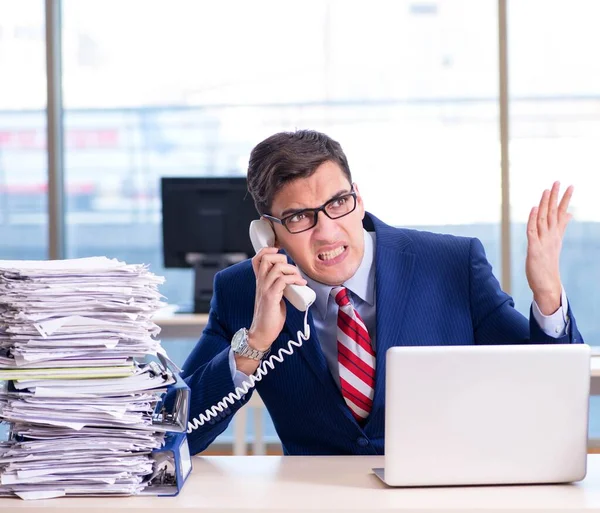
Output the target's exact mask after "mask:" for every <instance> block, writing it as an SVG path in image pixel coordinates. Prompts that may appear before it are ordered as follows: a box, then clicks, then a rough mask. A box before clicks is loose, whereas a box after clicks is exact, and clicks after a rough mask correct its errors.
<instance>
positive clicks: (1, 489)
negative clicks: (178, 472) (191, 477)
mask: <svg viewBox="0 0 600 513" xmlns="http://www.w3.org/2000/svg"><path fill="white" fill-rule="evenodd" d="M163 280H164V279H163V278H161V277H157V276H155V275H153V274H152V273H150V272H149V271H148V268H147V266H144V265H128V264H125V263H123V262H119V261H118V260H114V259H107V258H103V257H95V258H83V259H72V260H58V261H45V262H38V261H10V262H9V261H0V380H10V384H9V385H8V386H4V387H0V420H4V421H5V422H10V423H11V435H12V436H11V438H10V440H9V441H8V442H1V443H0V495H18V496H20V497H23V498H41V497H42V498H43V497H55V496H61V495H86V494H135V493H139V492H140V491H141V490H142V489H143V487H144V478H145V476H148V475H149V474H151V473H152V461H151V459H150V457H149V456H148V455H149V453H150V452H151V451H152V450H153V449H155V448H157V447H160V446H161V444H162V440H163V434H162V433H159V432H156V431H155V430H154V428H153V426H152V415H153V412H154V410H155V407H156V404H157V402H158V401H159V400H160V398H161V396H162V394H163V392H164V391H165V389H166V388H165V387H166V386H167V385H169V384H171V383H173V382H174V379H173V377H172V376H171V375H168V374H166V373H164V372H162V370H161V369H160V368H159V367H158V366H157V365H156V364H147V363H145V364H144V363H138V361H137V360H136V358H138V359H139V358H142V357H145V356H147V355H156V353H157V352H161V353H162V352H163V350H162V348H161V346H160V341H159V340H157V339H156V338H155V337H156V335H158V333H159V332H160V328H159V327H158V326H157V325H156V324H154V323H153V322H152V320H151V319H152V316H153V314H154V313H155V312H156V311H157V310H158V309H160V308H162V307H163V306H164V303H162V302H161V296H160V294H159V292H158V285H159V284H160V283H162V282H163Z"/></svg>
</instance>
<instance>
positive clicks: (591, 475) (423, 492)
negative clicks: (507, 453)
mask: <svg viewBox="0 0 600 513" xmlns="http://www.w3.org/2000/svg"><path fill="white" fill-rule="evenodd" d="M193 465H194V470H193V471H192V474H191V475H190V477H189V479H188V481H187V483H186V485H185V487H184V489H183V492H182V493H181V494H180V495H179V496H178V497H172V498H149V497H128V498H108V499H106V498H67V499H51V500H47V501H35V502H25V501H21V500H20V499H0V511H2V513H22V512H24V511H34V510H35V511H40V510H44V509H46V510H48V509H52V510H56V511H65V510H69V511H85V512H86V513H96V512H98V513H99V512H103V513H104V512H106V511H111V512H123V511H136V512H140V511H142V510H144V509H146V510H152V511H156V510H160V511H162V512H163V513H164V512H165V511H176V510H179V509H182V510H183V509H185V510H186V511H202V512H208V511H210V512H226V511H278V512H279V511H295V512H299V511H313V512H314V511H331V510H334V509H335V510H337V511H353V512H356V511H365V512H372V511H378V510H382V511H405V512H408V511H416V510H418V511H420V512H423V511H427V512H434V511H435V512H452V513H456V512H457V511H482V510H485V511H491V510H493V511H494V512H513V513H514V512H517V511H519V512H525V511H534V510H535V511H552V512H567V511H568V512H571V513H572V512H588V511H600V455H589V456H588V475H587V477H586V479H585V480H584V481H581V482H579V483H575V484H565V485H530V486H474V487H441V488H409V489H401V488H388V487H387V486H385V485H384V484H383V483H382V482H381V481H379V479H378V478H377V477H375V475H374V474H373V473H372V471H371V468H373V467H377V466H382V465H383V457H382V456H213V457H195V458H194V459H193Z"/></svg>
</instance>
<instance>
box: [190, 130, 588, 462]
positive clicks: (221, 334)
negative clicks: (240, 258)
mask: <svg viewBox="0 0 600 513" xmlns="http://www.w3.org/2000/svg"><path fill="white" fill-rule="evenodd" d="M248 189H249V191H250V193H251V194H252V197H253V199H254V202H255V205H256V207H257V210H258V211H259V212H260V214H261V215H262V216H263V218H264V219H267V220H268V221H269V222H270V223H271V226H272V228H273V230H274V232H275V240H276V247H273V248H264V249H262V250H261V251H259V252H258V253H257V254H256V256H255V257H254V258H252V260H251V261H250V260H247V261H245V262H242V263H240V264H237V265H234V266H232V267H230V268H228V269H226V270H224V271H222V272H220V273H218V275H217V276H216V278H215V282H214V295H213V298H212V302H211V311H210V314H209V320H208V324H207V326H206V328H205V330H204V332H203V334H202V337H201V338H200V341H199V342H198V344H197V346H196V347H195V349H194V350H193V352H192V353H191V355H190V356H189V358H188V359H187V361H186V362H185V364H184V367H183V376H184V378H185V380H186V381H187V383H188V384H189V386H190V387H191V390H192V396H191V398H192V399H191V417H192V418H195V417H198V416H199V415H200V414H203V413H204V412H205V411H206V410H207V409H208V408H210V407H211V406H212V405H215V404H217V403H218V402H220V401H221V400H222V399H223V397H224V396H227V395H228V394H231V393H232V392H234V389H235V387H236V386H241V385H242V384H243V383H244V382H245V381H247V380H248V379H249V376H251V375H252V374H253V373H255V372H256V371H257V369H258V367H259V365H260V363H261V361H262V360H263V359H264V358H265V357H267V355H268V354H269V352H270V354H274V353H277V352H278V351H279V350H280V349H281V348H284V347H287V343H288V341H289V340H296V339H297V332H298V331H303V326H304V314H303V313H302V312H300V311H298V310H297V309H296V308H294V307H293V306H292V305H291V304H290V303H289V302H287V300H285V299H284V298H283V291H284V289H285V287H286V286H287V285H288V284H296V285H308V286H309V287H310V288H312V289H313V290H314V291H315V292H316V301H315V303H314V304H313V305H312V307H311V308H310V310H309V313H308V323H309V326H310V333H311V336H310V339H309V340H307V341H305V342H304V343H303V346H302V347H301V348H295V350H294V354H293V355H290V356H286V357H285V359H284V361H283V362H282V363H279V364H276V366H275V367H274V368H273V369H272V370H269V372H268V373H267V374H266V375H265V376H264V377H263V378H262V379H261V380H260V381H259V382H257V383H256V390H257V391H258V392H259V394H260V396H261V398H262V400H263V401H264V403H265V405H266V407H267V409H268V410H269V413H270V415H271V418H272V419H273V423H274V425H275V428H276V430H277V433H278V435H279V437H280V439H281V442H282V445H283V449H284V452H285V453H286V454H296V455H300V454H383V450H384V412H385V404H384V391H385V386H384V385H385V353H386V350H387V349H388V348H389V347H391V346H398V345H402V346H411V345H413V346H414V345H468V344H523V343H536V344H538V343H540V344H544V343H579V342H582V338H581V335H580V333H579V331H578V330H577V326H576V323H575V318H574V317H573V315H572V313H571V310H570V308H569V305H568V301H567V298H566V295H565V292H564V289H563V287H562V284H561V278H560V273H559V256H560V250H561V244H562V239H563V235H564V232H565V229H566V226H567V224H568V222H569V219H570V214H568V213H567V207H568V204H569V201H570V198H571V195H572V188H571V187H569V188H568V189H567V191H566V192H565V194H564V196H563V198H562V200H561V201H560V204H558V196H559V185H558V183H555V184H554V186H553V187H552V190H551V191H548V190H547V191H544V193H543V195H542V198H541V201H540V204H539V206H538V207H536V208H533V209H532V211H531V215H530V218H529V222H528V225H527V236H528V250H527V261H526V270H527V279H528V282H529V285H530V287H531V290H532V292H533V299H534V301H533V303H532V305H531V310H530V318H529V321H528V320H527V319H526V318H525V317H523V316H522V315H521V314H520V313H518V312H517V311H516V310H515V309H514V304H513V301H512V299H511V297H510V296H508V295H507V294H505V293H504V292H503V291H502V290H501V289H500V286H499V283H498V281H497V280H496V278H495V277H494V275H493V274H492V268H491V266H490V264H489V263H488V262H487V260H486V256H485V252H484V249H483V247H482V245H481V243H480V242H479V241H478V240H477V239H472V238H465V237H455V236H451V235H440V234H433V233H428V232H421V231H416V230H407V229H398V228H393V227H391V226H388V225H386V224H384V223H383V222H382V221H380V220H379V219H377V218H376V217H375V216H373V215H371V214H369V213H367V212H366V211H365V206H364V204H363V199H362V198H361V195H360V192H359V189H358V187H357V185H356V184H353V182H352V178H351V174H350V169H349V166H348V162H347V159H346V156H345V155H344V152H343V151H342V148H341V147H340V145H339V144H338V143H337V142H336V141H334V140H332V139H331V138H329V137H328V136H326V135H325V134H322V133H319V132H314V131H304V130H303V131H296V132H293V133H279V134H275V135H273V136H271V137H269V138H268V139H266V140H265V141H263V142H261V143H260V144H258V145H257V146H256V147H255V148H254V149H253V151H252V154H251V156H250V163H249V168H248ZM294 263H295V265H293V264H294ZM332 291H333V292H332ZM473 386H477V384H476V383H474V384H473ZM252 390H253V389H251V390H250V391H249V392H248V393H246V394H245V395H244V396H243V397H242V399H241V400H239V401H232V404H229V405H228V406H227V407H226V408H224V409H223V411H222V412H220V413H219V414H218V415H216V416H215V417H214V418H211V420H210V421H207V422H205V423H204V424H203V425H201V426H199V427H198V428H197V429H196V430H194V431H193V432H192V433H191V434H190V435H189V442H190V447H191V451H192V453H197V452H200V451H202V450H204V449H205V448H206V447H207V446H208V445H209V444H210V443H211V442H212V441H213V440H214V439H215V438H216V437H217V436H218V435H219V434H220V433H221V432H223V430H224V429H225V428H226V427H227V425H228V423H229V421H230V420H231V418H232V414H233V413H235V411H237V410H238V409H239V408H240V407H241V406H242V405H243V404H244V403H245V402H246V401H247V400H248V399H249V397H250V395H251V394H252Z"/></svg>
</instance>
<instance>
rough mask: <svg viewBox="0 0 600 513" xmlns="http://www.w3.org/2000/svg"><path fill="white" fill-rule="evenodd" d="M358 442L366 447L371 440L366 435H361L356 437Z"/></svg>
mask: <svg viewBox="0 0 600 513" xmlns="http://www.w3.org/2000/svg"><path fill="white" fill-rule="evenodd" d="M356 443H357V444H358V445H360V446H361V447H366V446H367V445H369V441H368V440H367V439H366V438H365V437H364V436H359V437H358V438H357V439H356Z"/></svg>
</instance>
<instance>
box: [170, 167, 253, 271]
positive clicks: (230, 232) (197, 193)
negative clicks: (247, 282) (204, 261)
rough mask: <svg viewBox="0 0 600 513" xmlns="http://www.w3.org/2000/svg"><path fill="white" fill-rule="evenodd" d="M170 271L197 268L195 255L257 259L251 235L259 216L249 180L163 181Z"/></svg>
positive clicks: (185, 179)
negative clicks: (252, 226)
mask: <svg viewBox="0 0 600 513" xmlns="http://www.w3.org/2000/svg"><path fill="white" fill-rule="evenodd" d="M161 196H162V218H163V224H162V230H163V257H164V266H165V267H167V268H170V267H192V266H193V264H192V263H191V262H190V258H189V257H187V256H186V255H188V254H190V253H200V254H204V255H225V254H231V253H245V254H246V256H247V257H248V258H250V257H252V256H253V255H254V250H253V248H252V243H251V242H250V237H249V235H248V228H249V226H250V222H251V221H252V220H254V219H258V218H259V215H258V213H257V211H256V208H255V207H254V202H253V200H252V197H251V196H250V193H249V192H248V187H247V183H246V177H245V176H242V177H218V178H215V177H212V178H162V180H161Z"/></svg>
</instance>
